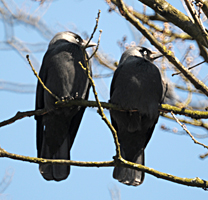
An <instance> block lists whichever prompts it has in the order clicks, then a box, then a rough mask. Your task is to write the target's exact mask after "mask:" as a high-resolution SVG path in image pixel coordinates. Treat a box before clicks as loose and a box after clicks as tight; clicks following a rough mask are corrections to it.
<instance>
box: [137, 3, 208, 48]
mask: <svg viewBox="0 0 208 200" xmlns="http://www.w3.org/2000/svg"><path fill="white" fill-rule="evenodd" d="M139 1H140V2H142V3H144V4H145V5H147V6H149V7H150V8H152V9H153V10H154V11H155V12H157V13H159V14H160V15H161V16H163V17H165V18H166V19H167V20H168V21H169V22H171V23H173V24H174V25H176V26H177V27H179V28H180V29H182V30H183V31H184V32H186V33H188V34H189V35H190V36H192V37H193V38H195V39H196V40H197V41H199V42H200V43H201V44H202V45H204V46H205V47H207V48H208V36H207V35H204V34H203V33H202V32H201V30H200V29H199V27H198V26H197V25H196V24H195V23H194V22H193V21H192V20H191V19H190V18H189V17H188V16H186V15H185V14H183V13H182V12H181V11H179V10H177V9H176V8H175V7H173V6H172V5H171V4H169V3H168V2H167V1H165V0H139Z"/></svg>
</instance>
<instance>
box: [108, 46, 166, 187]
mask: <svg viewBox="0 0 208 200" xmlns="http://www.w3.org/2000/svg"><path fill="white" fill-rule="evenodd" d="M161 56H162V54H160V53H156V52H153V51H150V50H149V49H147V48H145V47H140V46H134V47H130V48H128V49H127V50H126V51H125V52H124V53H123V54H122V56H121V58H120V61H119V64H118V67H117V69H116V70H115V72H114V75H113V79H112V82H111V88H110V100H109V102H110V103H112V104H115V105H118V106H120V107H121V108H125V110H121V111H117V110H113V109H111V110H110V117H111V123H112V125H113V127H114V128H115V130H116V131H117V135H118V141H119V143H120V149H121V156H122V158H124V159H125V160H127V161H131V162H134V163H137V164H142V165H144V163H145V160H144V150H145V148H146V146H147V144H148V142H149V140H150V138H151V136H152V133H153V131H154V128H155V125H156V123H157V121H158V117H159V111H158V106H159V105H160V104H161V102H162V101H163V98H164V89H163V88H164V85H163V83H162V78H161V74H160V71H159V68H158V67H157V66H156V65H154V64H153V61H154V60H155V59H157V58H159V57H161ZM113 178H115V179H117V180H118V181H119V182H121V183H123V184H126V185H132V186H138V185H140V184H142V182H143V180H144V172H142V171H137V170H133V169H129V168H123V167H119V166H116V167H115V168H114V171H113Z"/></svg>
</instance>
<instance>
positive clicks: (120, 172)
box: [113, 150, 144, 186]
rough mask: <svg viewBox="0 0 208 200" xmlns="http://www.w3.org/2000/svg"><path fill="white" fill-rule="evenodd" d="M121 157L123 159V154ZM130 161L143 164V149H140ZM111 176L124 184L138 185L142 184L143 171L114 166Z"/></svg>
mask: <svg viewBox="0 0 208 200" xmlns="http://www.w3.org/2000/svg"><path fill="white" fill-rule="evenodd" d="M123 158H124V159H125V156H123ZM126 160H128V159H126ZM131 162H134V163H137V164H142V165H144V150H141V151H140V153H139V154H137V155H136V156H135V157H134V159H133V161H131ZM113 178H115V179H117V180H118V181H119V182H121V183H124V184H126V185H133V186H138V185H140V184H142V182H143V180H144V172H142V171H137V170H134V169H129V168H124V167H115V168H114V171H113Z"/></svg>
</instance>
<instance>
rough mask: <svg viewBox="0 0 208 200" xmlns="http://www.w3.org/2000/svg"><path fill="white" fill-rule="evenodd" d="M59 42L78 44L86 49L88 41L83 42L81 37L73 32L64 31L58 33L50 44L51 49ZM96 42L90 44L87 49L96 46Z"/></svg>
mask: <svg viewBox="0 0 208 200" xmlns="http://www.w3.org/2000/svg"><path fill="white" fill-rule="evenodd" d="M58 40H66V41H68V42H70V43H74V44H77V45H79V46H81V47H82V48H84V47H85V46H86V45H87V41H86V40H83V39H82V38H81V37H80V36H79V35H77V34H76V33H73V32H71V31H64V32H59V33H57V34H56V35H55V36H54V37H53V39H52V40H51V41H50V43H49V48H50V47H52V46H53V44H55V43H56V42H57V41H58ZM96 45H97V44H96V43H94V42H90V43H89V44H88V45H87V47H86V48H88V47H93V46H96Z"/></svg>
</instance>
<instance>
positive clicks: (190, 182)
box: [0, 147, 208, 189]
mask: <svg viewBox="0 0 208 200" xmlns="http://www.w3.org/2000/svg"><path fill="white" fill-rule="evenodd" d="M0 157H5V158H11V159H14V160H20V161H26V162H30V163H36V164H37V163H38V164H46V163H47V164H63V165H73V166H78V167H113V166H121V167H127V168H131V169H135V170H139V171H143V172H146V173H148V174H151V175H153V176H155V177H157V178H161V179H164V180H168V181H171V182H174V183H179V184H182V185H187V186H192V187H200V188H203V189H206V188H208V181H205V180H202V179H200V178H198V177H196V178H193V179H191V178H180V177H177V176H173V175H171V174H167V173H163V172H159V171H157V170H154V169H152V168H149V167H146V166H143V165H140V164H136V163H132V162H129V161H126V160H124V159H123V158H121V159H119V160H116V162H115V161H103V162H85V161H73V160H53V159H44V158H36V157H29V156H22V155H17V154H13V153H9V152H7V151H5V150H4V149H2V148H1V147H0Z"/></svg>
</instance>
